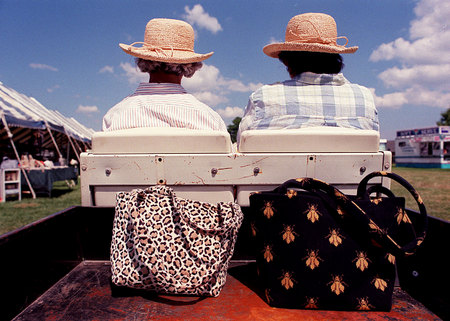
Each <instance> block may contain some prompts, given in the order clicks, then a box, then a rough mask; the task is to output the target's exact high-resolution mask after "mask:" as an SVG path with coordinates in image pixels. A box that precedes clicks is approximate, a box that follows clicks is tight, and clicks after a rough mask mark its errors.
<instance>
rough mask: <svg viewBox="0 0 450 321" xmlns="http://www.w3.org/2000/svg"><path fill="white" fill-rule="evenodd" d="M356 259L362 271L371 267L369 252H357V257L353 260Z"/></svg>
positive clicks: (357, 265)
mask: <svg viewBox="0 0 450 321" xmlns="http://www.w3.org/2000/svg"><path fill="white" fill-rule="evenodd" d="M355 261H356V267H357V268H358V269H360V270H361V271H364V270H365V269H367V268H368V267H369V262H371V261H370V260H369V259H368V258H367V254H366V253H365V252H362V251H361V252H356V258H355V259H354V260H353V262H355Z"/></svg>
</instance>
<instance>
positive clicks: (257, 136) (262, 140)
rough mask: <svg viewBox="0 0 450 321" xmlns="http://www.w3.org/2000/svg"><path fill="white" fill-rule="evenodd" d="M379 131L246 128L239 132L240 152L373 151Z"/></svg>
mask: <svg viewBox="0 0 450 321" xmlns="http://www.w3.org/2000/svg"><path fill="white" fill-rule="evenodd" d="M379 141H380V134H379V133H378V132H377V131H375V130H361V129H352V128H341V127H327V126H322V127H307V128H301V129H276V130H273V129H263V130H247V131H244V132H243V133H242V135H241V139H240V144H239V151H240V152H241V153H265V152H270V153H296V152H330V153H351V152H356V153H364V152H366V153H367V152H377V151H378V148H379Z"/></svg>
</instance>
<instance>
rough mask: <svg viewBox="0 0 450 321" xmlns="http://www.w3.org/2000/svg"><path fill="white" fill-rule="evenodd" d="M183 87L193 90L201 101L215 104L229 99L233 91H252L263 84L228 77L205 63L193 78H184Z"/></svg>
mask: <svg viewBox="0 0 450 321" xmlns="http://www.w3.org/2000/svg"><path fill="white" fill-rule="evenodd" d="M182 85H183V87H185V88H186V90H187V91H189V92H192V94H193V95H194V96H196V97H197V98H198V99H199V100H200V101H202V102H204V103H205V104H208V105H212V106H215V105H217V104H219V103H224V102H227V101H228V98H227V96H228V95H229V94H230V93H232V92H252V91H254V90H256V89H257V88H259V87H261V86H262V84H261V83H258V84H255V83H249V84H244V83H243V82H242V81H240V80H238V79H231V78H226V77H224V76H222V75H221V73H220V70H219V69H218V68H217V67H216V66H213V65H207V64H203V67H202V68H201V69H200V70H198V71H197V72H196V73H195V74H194V76H192V78H183V80H182Z"/></svg>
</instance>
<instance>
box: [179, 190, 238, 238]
mask: <svg viewBox="0 0 450 321" xmlns="http://www.w3.org/2000/svg"><path fill="white" fill-rule="evenodd" d="M185 201H186V202H188V203H190V202H192V201H190V200H185ZM173 202H174V205H175V208H176V211H177V212H178V213H179V214H180V217H181V218H182V219H183V220H184V221H185V222H186V223H187V224H189V225H190V226H192V227H193V228H195V229H197V230H199V231H203V232H211V233H221V234H223V233H226V232H227V231H229V230H230V229H236V228H237V227H238V226H239V225H240V220H241V217H242V214H240V213H241V209H240V206H239V205H237V204H234V203H232V202H228V203H226V202H219V203H217V205H216V208H217V211H215V212H216V213H217V215H218V216H219V218H220V220H221V222H220V224H217V225H216V227H214V226H213V224H212V223H209V224H204V222H202V221H199V222H194V221H193V220H192V219H191V218H190V217H189V208H188V206H186V205H183V204H182V202H181V200H180V199H179V198H177V197H175V196H174V197H173ZM211 211H212V209H211Z"/></svg>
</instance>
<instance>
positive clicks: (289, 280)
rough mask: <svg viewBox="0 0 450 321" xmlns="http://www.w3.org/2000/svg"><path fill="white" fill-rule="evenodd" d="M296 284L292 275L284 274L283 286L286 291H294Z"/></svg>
mask: <svg viewBox="0 0 450 321" xmlns="http://www.w3.org/2000/svg"><path fill="white" fill-rule="evenodd" d="M294 282H296V281H295V280H294V279H293V277H292V273H290V272H283V275H282V276H281V285H282V286H284V288H285V289H286V290H289V289H292V288H293V287H294Z"/></svg>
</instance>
